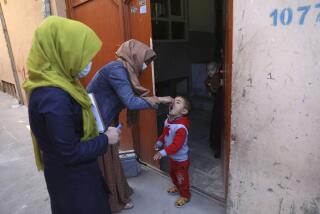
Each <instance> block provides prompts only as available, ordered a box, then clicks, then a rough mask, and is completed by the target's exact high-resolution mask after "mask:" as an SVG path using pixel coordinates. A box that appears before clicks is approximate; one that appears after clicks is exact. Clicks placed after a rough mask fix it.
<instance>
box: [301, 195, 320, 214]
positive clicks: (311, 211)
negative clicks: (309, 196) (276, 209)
mask: <svg viewBox="0 0 320 214" xmlns="http://www.w3.org/2000/svg"><path fill="white" fill-rule="evenodd" d="M300 209H301V210H302V211H303V213H304V214H320V210H319V207H318V205H317V202H316V198H315V199H313V200H312V201H310V202H308V203H307V202H305V203H303V205H302V206H301V207H300Z"/></svg>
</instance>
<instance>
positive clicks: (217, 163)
mask: <svg viewBox="0 0 320 214" xmlns="http://www.w3.org/2000/svg"><path fill="white" fill-rule="evenodd" d="M190 119H191V127H190V131H189V132H190V136H189V145H190V159H191V165H190V180H191V185H192V186H194V187H196V188H197V189H200V190H201V191H203V192H205V193H207V194H209V195H214V196H218V197H220V198H224V197H225V196H224V195H225V191H224V181H223V171H222V161H221V159H216V158H214V152H213V151H212V150H211V148H210V146H209V145H210V142H209V132H210V122H211V121H210V120H211V110H205V109H193V112H192V114H191V116H190Z"/></svg>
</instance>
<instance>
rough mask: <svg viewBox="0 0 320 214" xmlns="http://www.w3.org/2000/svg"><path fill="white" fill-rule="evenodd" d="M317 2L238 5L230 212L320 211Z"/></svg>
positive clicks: (242, 1)
mask: <svg viewBox="0 0 320 214" xmlns="http://www.w3.org/2000/svg"><path fill="white" fill-rule="evenodd" d="M316 3H320V2H319V1H314V0H297V1H290V0H283V1H278V0H269V1H252V0H234V6H233V8H234V27H233V32H234V36H233V37H234V38H233V85H232V99H233V101H232V139H233V142H232V145H231V160H230V177H229V193H228V202H227V213H230V214H231V213H239V214H244V213H245V214H260V213H261V214H273V213H277V214H278V213H280V214H284V213H290V214H295V213H305V214H319V213H320V143H319V142H320V102H319V99H320V51H319V50H320V37H319V35H320V5H319V4H318V6H316ZM306 5H307V6H308V5H310V9H309V11H308V12H307V13H306V15H305V19H304V20H303V16H302V14H303V13H304V12H305V11H307V9H308V8H300V9H299V10H297V8H299V7H301V6H306ZM317 7H318V8H317ZM285 8H290V9H286V10H285V11H284V10H283V9H285ZM275 9H277V12H278V16H277V19H276V20H277V23H276V21H275V20H274V16H273V17H270V14H271V13H272V12H273V11H274V10H275ZM283 11H284V12H283ZM291 12H292V18H290V17H291V15H290V14H291ZM274 15H275V13H274ZM317 20H318V21H317ZM303 21H304V22H303ZM273 24H276V26H274V25H273Z"/></svg>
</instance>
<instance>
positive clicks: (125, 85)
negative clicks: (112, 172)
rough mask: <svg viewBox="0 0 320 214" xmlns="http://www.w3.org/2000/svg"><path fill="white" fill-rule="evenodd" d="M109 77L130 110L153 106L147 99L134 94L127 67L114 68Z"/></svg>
mask: <svg viewBox="0 0 320 214" xmlns="http://www.w3.org/2000/svg"><path fill="white" fill-rule="evenodd" d="M108 78H109V82H110V84H111V86H112V88H113V89H114V91H115V92H116V93H117V95H118V97H119V98H120V100H121V101H122V103H123V104H124V105H125V106H126V107H127V108H128V109H129V110H139V109H147V108H152V106H151V105H150V104H149V103H148V102H147V101H145V100H144V99H143V98H141V97H139V96H136V95H135V94H134V92H133V90H132V87H131V83H130V81H129V76H128V73H127V71H126V70H125V69H123V68H117V69H113V70H112V71H110V73H109V75H108Z"/></svg>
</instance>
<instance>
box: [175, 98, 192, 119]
mask: <svg viewBox="0 0 320 214" xmlns="http://www.w3.org/2000/svg"><path fill="white" fill-rule="evenodd" d="M177 97H181V98H182V99H183V103H184V107H185V108H186V109H187V110H188V113H187V114H185V115H186V116H188V115H189V114H190V113H191V109H192V106H191V102H190V101H189V100H188V98H187V97H185V96H180V95H178V96H177Z"/></svg>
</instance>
